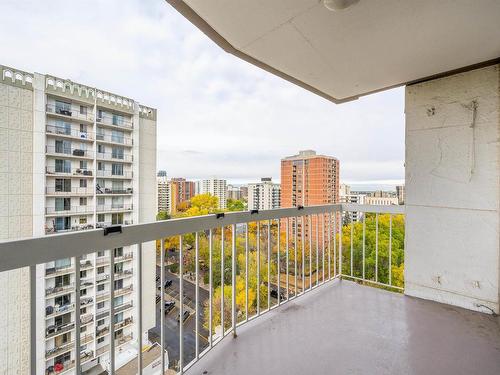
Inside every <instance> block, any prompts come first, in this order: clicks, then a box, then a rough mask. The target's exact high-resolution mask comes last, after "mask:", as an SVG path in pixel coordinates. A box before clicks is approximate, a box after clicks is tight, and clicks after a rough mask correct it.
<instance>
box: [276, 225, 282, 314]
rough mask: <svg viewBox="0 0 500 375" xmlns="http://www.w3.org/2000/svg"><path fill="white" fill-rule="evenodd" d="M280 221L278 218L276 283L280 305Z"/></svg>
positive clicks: (279, 303)
mask: <svg viewBox="0 0 500 375" xmlns="http://www.w3.org/2000/svg"><path fill="white" fill-rule="evenodd" d="M280 223H281V220H280V219H278V227H277V233H278V240H277V244H276V246H277V248H278V251H277V253H276V254H277V275H278V276H277V277H276V283H277V284H278V306H279V305H281V285H280V284H281V264H280V250H281V246H280V245H281V231H280V229H281V228H280Z"/></svg>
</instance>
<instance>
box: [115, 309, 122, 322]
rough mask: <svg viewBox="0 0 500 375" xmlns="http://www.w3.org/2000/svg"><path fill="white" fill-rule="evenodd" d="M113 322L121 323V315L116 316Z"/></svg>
mask: <svg viewBox="0 0 500 375" xmlns="http://www.w3.org/2000/svg"><path fill="white" fill-rule="evenodd" d="M114 320H115V324H117V323H120V322H123V313H122V312H121V313H118V314H116V315H115V319H114Z"/></svg>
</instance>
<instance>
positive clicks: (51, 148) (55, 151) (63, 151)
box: [45, 145, 94, 160]
mask: <svg viewBox="0 0 500 375" xmlns="http://www.w3.org/2000/svg"><path fill="white" fill-rule="evenodd" d="M45 153H46V154H47V155H51V156H54V157H59V158H60V157H62V158H69V159H88V160H92V159H93V158H94V152H93V151H91V150H86V149H82V148H77V147H56V146H55V145H47V146H45Z"/></svg>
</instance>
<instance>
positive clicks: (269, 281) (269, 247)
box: [267, 220, 271, 310]
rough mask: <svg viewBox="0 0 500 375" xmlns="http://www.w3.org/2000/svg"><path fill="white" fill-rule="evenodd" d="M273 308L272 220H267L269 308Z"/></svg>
mask: <svg viewBox="0 0 500 375" xmlns="http://www.w3.org/2000/svg"><path fill="white" fill-rule="evenodd" d="M270 308H271V220H269V221H268V222H267V309H268V310H269V309H270Z"/></svg>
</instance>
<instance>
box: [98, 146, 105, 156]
mask: <svg viewBox="0 0 500 375" xmlns="http://www.w3.org/2000/svg"><path fill="white" fill-rule="evenodd" d="M97 152H98V153H99V154H104V153H105V152H106V148H105V147H104V145H97Z"/></svg>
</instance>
